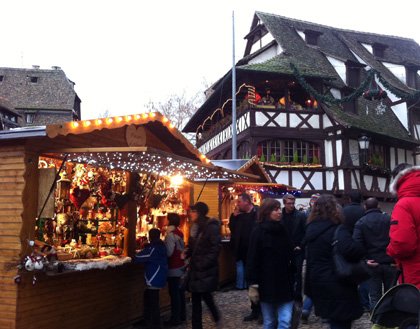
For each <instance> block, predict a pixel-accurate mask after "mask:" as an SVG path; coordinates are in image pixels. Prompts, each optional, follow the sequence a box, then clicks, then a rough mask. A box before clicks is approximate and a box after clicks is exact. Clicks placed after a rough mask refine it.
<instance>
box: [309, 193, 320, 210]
mask: <svg viewBox="0 0 420 329" xmlns="http://www.w3.org/2000/svg"><path fill="white" fill-rule="evenodd" d="M320 196H321V194H319V193H315V194H312V195H311V199H310V200H309V205H310V206H311V207H312V206H313V204H314V203H315V202H316V200H318V199H319V197H320Z"/></svg>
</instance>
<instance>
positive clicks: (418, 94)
mask: <svg viewBox="0 0 420 329" xmlns="http://www.w3.org/2000/svg"><path fill="white" fill-rule="evenodd" d="M376 76H377V77H378V80H379V82H380V83H382V85H383V86H384V87H385V88H386V89H388V90H389V91H390V92H391V93H393V94H394V95H395V96H397V97H398V98H401V100H404V101H413V100H417V99H418V98H420V90H416V91H415V92H414V93H412V94H410V93H407V92H402V91H400V90H398V89H397V88H395V87H394V86H393V85H391V84H390V83H388V81H386V80H385V79H384V78H383V77H382V76H381V74H380V73H379V72H376Z"/></svg>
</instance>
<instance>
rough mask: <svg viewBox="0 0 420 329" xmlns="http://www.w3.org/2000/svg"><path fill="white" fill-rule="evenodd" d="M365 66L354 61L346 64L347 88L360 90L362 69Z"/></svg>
mask: <svg viewBox="0 0 420 329" xmlns="http://www.w3.org/2000/svg"><path fill="white" fill-rule="evenodd" d="M362 67H364V65H362V64H360V63H356V62H352V61H347V62H346V78H347V81H346V82H347V86H349V87H352V88H358V87H359V85H360V69H361V68H362Z"/></svg>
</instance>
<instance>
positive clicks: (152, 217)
mask: <svg viewBox="0 0 420 329" xmlns="http://www.w3.org/2000/svg"><path fill="white" fill-rule="evenodd" d="M39 168H40V170H41V169H46V168H49V169H53V170H54V169H55V172H58V175H57V174H56V179H55V180H54V183H53V188H51V191H50V192H51V193H50V194H51V195H53V198H54V209H53V214H52V215H49V216H45V212H42V211H41V213H42V216H38V217H39V218H37V220H36V227H35V248H36V250H35V253H34V254H33V255H32V256H31V257H33V258H34V259H35V258H36V255H37V254H41V255H42V254H43V253H41V249H42V251H45V250H51V249H52V250H53V252H54V253H56V257H57V258H58V260H60V261H67V260H86V259H92V260H93V259H97V258H102V259H111V257H112V256H114V257H119V256H122V255H124V254H125V255H126V254H127V251H126V250H124V248H125V247H124V246H125V245H124V240H125V239H126V238H127V226H128V225H127V223H128V217H127V207H126V205H127V203H128V201H129V200H133V201H135V204H136V207H137V219H136V220H137V223H136V250H139V249H142V248H143V245H144V243H145V242H146V241H147V232H148V231H149V230H150V229H151V228H154V227H157V228H159V229H161V231H162V232H164V231H165V229H164V228H165V227H166V224H167V223H166V222H167V220H166V215H167V213H169V212H175V213H178V214H179V215H180V216H181V218H182V219H183V221H182V223H181V227H182V228H184V230H187V225H188V223H187V220H186V219H187V216H186V210H185V209H187V206H188V205H187V197H186V196H185V195H186V194H187V193H188V192H187V190H188V188H187V187H186V186H185V184H184V183H183V182H182V181H180V178H179V177H178V178H177V180H176V179H175V180H174V181H171V180H169V178H168V177H159V176H157V175H153V174H138V173H134V174H133V175H134V181H135V183H134V184H135V186H134V188H133V189H131V192H130V194H129V193H128V191H127V179H128V175H127V172H124V171H118V170H110V169H107V168H100V167H94V166H92V165H88V164H83V163H72V162H65V163H64V164H63V165H62V161H61V160H56V159H53V158H41V159H40V161H39ZM44 185H48V184H44ZM40 189H45V190H50V186H40ZM41 201H42V200H41ZM37 247H38V248H37ZM38 249H39V250H38ZM44 254H45V253H44Z"/></svg>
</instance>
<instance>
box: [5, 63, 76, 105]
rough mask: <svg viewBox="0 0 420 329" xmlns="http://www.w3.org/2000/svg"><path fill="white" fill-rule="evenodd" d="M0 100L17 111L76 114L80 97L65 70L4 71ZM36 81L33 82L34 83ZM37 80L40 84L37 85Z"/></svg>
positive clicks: (15, 69) (12, 69) (14, 69)
mask: <svg viewBox="0 0 420 329" xmlns="http://www.w3.org/2000/svg"><path fill="white" fill-rule="evenodd" d="M0 75H2V76H3V80H2V81H1V82H0V97H3V98H5V99H7V100H8V101H9V102H10V103H11V104H12V106H13V107H14V108H15V109H51V110H72V109H73V108H74V102H75V99H76V97H77V94H76V92H75V90H74V83H73V82H71V81H70V80H69V79H68V78H67V77H66V75H65V73H64V72H63V71H62V70H61V69H59V68H58V69H51V70H44V69H20V68H7V67H0ZM31 79H32V80H31ZM35 80H36V82H35Z"/></svg>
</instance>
